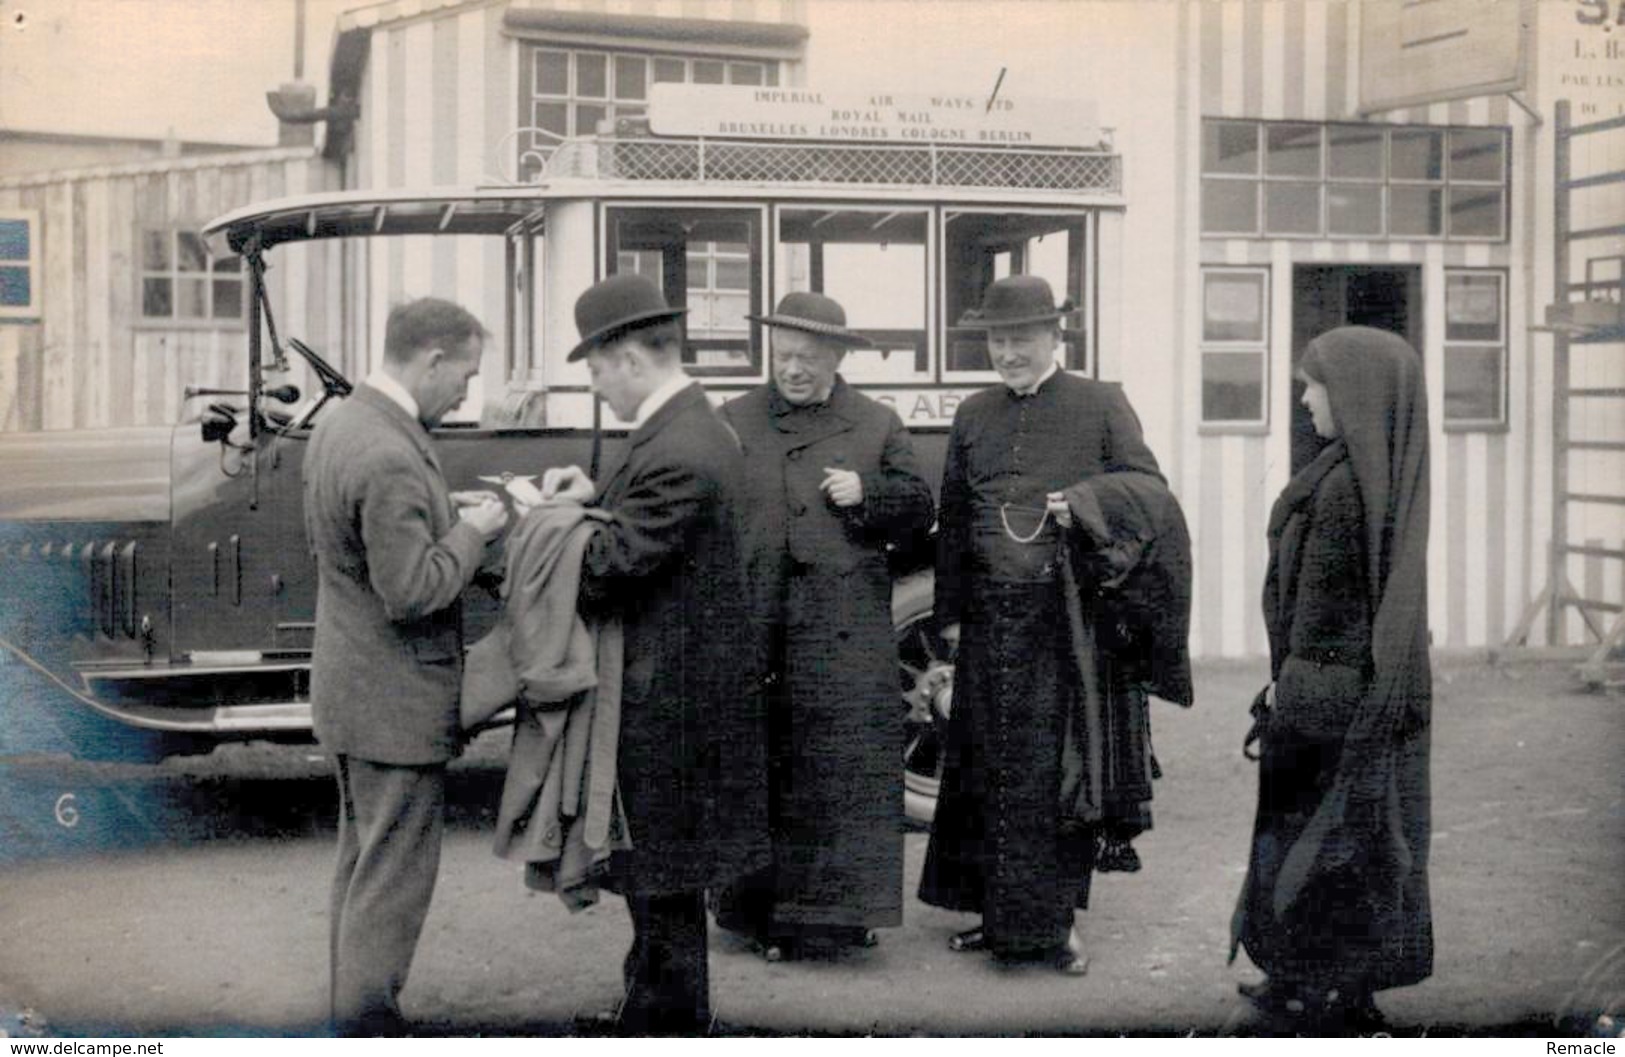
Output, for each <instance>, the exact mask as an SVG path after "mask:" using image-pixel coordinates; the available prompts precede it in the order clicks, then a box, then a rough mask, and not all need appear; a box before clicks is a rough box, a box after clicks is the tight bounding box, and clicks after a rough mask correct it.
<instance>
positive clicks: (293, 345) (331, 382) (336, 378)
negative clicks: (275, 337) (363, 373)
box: [288, 338, 355, 401]
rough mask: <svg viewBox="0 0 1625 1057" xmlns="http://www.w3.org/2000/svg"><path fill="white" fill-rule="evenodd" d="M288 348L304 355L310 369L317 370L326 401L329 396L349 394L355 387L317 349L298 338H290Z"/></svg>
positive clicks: (323, 397)
mask: <svg viewBox="0 0 1625 1057" xmlns="http://www.w3.org/2000/svg"><path fill="white" fill-rule="evenodd" d="M288 348H290V349H292V350H293V351H294V352H297V353H298V354H299V355H300V356H302V357H303V358H304V360H305V362H306V363H308V364H310V369H311V370H313V371H315V372H316V377H317V378H319V379H320V380H321V383H322V399H323V400H324V401H325V400H326V399H327V398H328V397H334V396H349V395H350V392H351V391H352V390H353V389H355V386H354V385H352V384H351V383H350V379H348V378H346V377H344V375H342V374H340V373H339V371H338V369H337V368H335V367H334V366H333V365H332V364H330V363H328V362H327V361H326V360H324V359H322V357H321V356H320V355H319V354H318V353H317V352H316V350H315V349H313V348H311V347H310V346H309V345H306V344H305V343H304V342H302V341H300V340H299V339H298V338H289V339H288Z"/></svg>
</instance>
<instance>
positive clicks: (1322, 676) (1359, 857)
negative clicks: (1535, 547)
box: [1231, 327, 1433, 1028]
mask: <svg viewBox="0 0 1625 1057" xmlns="http://www.w3.org/2000/svg"><path fill="white" fill-rule="evenodd" d="M1298 370H1299V376H1300V378H1301V379H1302V380H1303V381H1304V382H1305V384H1306V390H1305V393H1304V404H1305V406H1307V407H1308V408H1309V410H1310V413H1311V415H1312V416H1313V418H1314V425H1315V430H1316V432H1317V433H1319V434H1320V435H1321V436H1322V437H1323V438H1326V439H1327V441H1328V443H1327V444H1326V446H1325V448H1324V449H1323V450H1322V451H1321V452H1320V454H1319V455H1318V456H1317V457H1316V458H1315V459H1314V461H1312V462H1311V463H1310V464H1309V465H1308V466H1306V467H1304V469H1303V470H1301V471H1299V473H1298V474H1297V475H1296V476H1294V477H1293V478H1292V480H1291V482H1289V483H1288V484H1287V486H1286V488H1285V490H1284V491H1283V492H1282V493H1281V496H1280V498H1279V499H1277V500H1276V503H1275V507H1274V509H1273V510H1272V511H1271V514H1270V524H1269V543H1270V563H1269V572H1268V574H1267V577H1266V580H1265V584H1264V619H1265V623H1266V625H1267V627H1268V631H1269V640H1270V662H1271V672H1272V676H1273V682H1272V684H1271V686H1270V687H1269V688H1268V689H1267V690H1266V691H1265V693H1264V694H1262V695H1260V696H1261V698H1262V699H1263V700H1262V701H1261V702H1260V704H1259V706H1256V707H1255V712H1256V713H1257V714H1258V715H1259V728H1258V729H1259V733H1260V736H1261V742H1260V745H1261V752H1260V768H1259V789H1258V811H1257V815H1256V818H1255V820H1254V823H1253V838H1252V851H1251V856H1250V859H1249V863H1248V870H1247V881H1246V885H1245V887H1244V889H1243V891H1242V893H1241V898H1240V900H1239V902H1238V904H1237V907H1236V913H1235V918H1234V921H1233V923H1232V929H1231V938H1232V943H1231V958H1232V959H1233V958H1234V957H1235V951H1236V947H1237V946H1238V945H1240V946H1243V947H1245V948H1246V950H1247V954H1248V956H1249V957H1250V958H1251V959H1252V960H1253V963H1254V964H1255V965H1257V966H1258V967H1259V968H1261V969H1263V970H1264V972H1265V973H1266V974H1267V976H1266V979H1265V980H1264V981H1263V982H1262V983H1258V984H1243V985H1241V990H1242V993H1243V994H1245V995H1246V996H1247V997H1249V998H1250V999H1252V1000H1253V1001H1254V1002H1256V1003H1258V1004H1259V1005H1260V1006H1262V1007H1264V1008H1265V1009H1266V1010H1267V1011H1268V1012H1270V1013H1272V1014H1275V1015H1280V1016H1288V1015H1296V1016H1299V1017H1302V1018H1305V1019H1306V1020H1309V1021H1312V1022H1314V1023H1316V1024H1318V1025H1320V1026H1332V1027H1335V1026H1337V1025H1344V1026H1348V1027H1352V1028H1357V1027H1360V1026H1367V1025H1371V1024H1375V1023H1377V1022H1379V1018H1380V1015H1379V1013H1378V1011H1377V1009H1376V1006H1375V1004H1374V1002H1373V1001H1372V995H1373V994H1374V993H1375V992H1377V991H1381V990H1384V989H1386V988H1391V987H1400V986H1404V985H1407V984H1414V983H1416V982H1418V981H1420V980H1423V979H1425V978H1426V977H1427V976H1429V975H1430V974H1431V973H1432V969H1433V925H1432V914H1431V911H1430V908H1429V900H1428V874H1427V860H1428V840H1429V831H1430V821H1429V789H1428V737H1429V730H1428V728H1429V713H1430V709H1431V701H1432V689H1431V685H1432V684H1431V672H1430V669H1429V665H1428V635H1427V546H1428V424H1427V397H1426V392H1425V389H1424V387H1423V383H1422V364H1421V360H1420V358H1419V357H1418V356H1417V354H1416V352H1415V351H1414V350H1413V349H1412V348H1411V347H1410V346H1409V345H1407V344H1406V343H1405V342H1404V341H1403V340H1401V339H1400V338H1398V337H1397V336H1395V335H1393V334H1389V333H1387V332H1385V331H1380V330H1373V329H1371V328H1368V327H1341V328H1338V329H1336V330H1332V331H1330V332H1328V333H1326V334H1323V335H1321V336H1320V337H1318V338H1316V339H1315V340H1314V341H1313V342H1311V343H1310V345H1309V348H1308V349H1307V351H1306V352H1305V354H1304V357H1303V359H1302V361H1301V364H1300V366H1299V368H1298Z"/></svg>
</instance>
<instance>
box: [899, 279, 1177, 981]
mask: <svg viewBox="0 0 1625 1057" xmlns="http://www.w3.org/2000/svg"><path fill="white" fill-rule="evenodd" d="M1069 307H1070V306H1069V305H1066V304H1062V305H1060V306H1057V305H1056V304H1055V300H1054V296H1053V294H1052V293H1051V291H1050V286H1049V283H1047V282H1046V281H1044V279H1042V278H1040V277H1038V276H1030V275H1015V276H1011V277H1009V278H1006V279H1000V280H998V281H997V282H995V283H993V284H992V285H991V286H990V287H989V288H988V290H987V293H986V295H985V296H984V298H983V301H982V306H981V309H980V311H979V312H977V313H973V314H972V315H971V316H970V317H969V318H967V319H966V320H965V322H964V325H968V326H980V327H985V328H986V329H987V345H988V355H989V358H990V359H991V361H992V364H993V368H994V370H996V371H997V372H998V373H999V377H1000V380H1001V381H1002V383H1003V384H1002V385H998V386H994V387H991V388H989V389H986V390H984V391H982V392H980V393H977V394H975V395H974V396H971V397H969V398H968V399H966V400H965V402H964V403H963V404H961V405H960V407H959V411H958V413H957V414H956V415H955V416H954V422H953V429H952V431H951V433H950V435H949V439H948V451H947V455H946V461H945V464H944V467H943V477H942V490H941V493H940V496H939V501H940V515H939V519H938V536H937V563H936V601H935V613H936V618H937V621H938V626H939V628H940V629H941V631H942V634H943V636H944V638H946V639H948V640H949V641H957V642H958V644H959V652H958V657H957V665H956V669H955V683H954V699H953V707H952V710H951V715H950V719H949V730H948V735H947V738H946V741H945V748H944V751H945V753H946V758H945V762H944V768H945V769H944V774H943V780H942V791H941V794H940V796H939V798H938V801H937V811H936V817H935V820H934V822H933V824H932V829H931V840H930V843H929V845H928V846H927V851H926V861H925V868H924V871H923V873H922V876H921V880H920V898H921V899H922V900H923V901H924V902H926V903H930V904H932V905H935V906H940V907H946V908H948V909H950V910H961V911H968V912H971V913H974V914H977V915H979V916H980V921H979V922H978V923H977V924H976V925H975V926H974V927H972V928H970V929H967V930H965V931H964V932H960V933H958V934H956V935H954V936H953V937H952V938H951V939H950V941H949V947H950V948H951V949H952V950H955V951H972V950H981V949H988V950H991V951H992V952H993V953H994V954H995V955H996V956H999V957H1001V958H1003V959H1006V960H1017V961H1036V962H1040V963H1047V964H1049V965H1052V966H1054V967H1055V968H1056V969H1059V970H1060V971H1061V972H1063V973H1066V974H1068V975H1082V974H1083V973H1084V972H1085V971H1086V970H1087V968H1088V957H1087V955H1086V954H1085V952H1084V945H1083V939H1082V936H1081V934H1080V933H1079V931H1078V930H1077V929H1076V928H1075V926H1074V910H1075V909H1078V908H1083V907H1086V906H1087V905H1088V897H1089V883H1090V878H1091V875H1092V873H1093V871H1094V869H1095V868H1096V844H1097V841H1098V840H1099V839H1100V834H1101V829H1102V824H1103V823H1104V822H1106V819H1105V817H1104V816H1103V815H1102V813H1101V812H1100V811H1099V810H1098V808H1099V798H1098V797H1094V798H1092V799H1091V798H1083V797H1080V798H1076V799H1073V798H1070V797H1064V795H1063V794H1064V793H1065V792H1066V791H1067V790H1069V789H1072V788H1074V787H1075V786H1076V785H1077V782H1078V771H1079V769H1080V768H1081V769H1083V770H1084V771H1085V773H1086V775H1087V772H1088V770H1089V768H1090V767H1091V766H1094V767H1096V769H1097V770H1098V762H1099V760H1100V759H1101V758H1102V756H1101V748H1102V747H1101V745H1100V743H1099V741H1098V740H1096V741H1094V742H1093V743H1091V740H1090V739H1099V738H1100V737H1101V735H1102V731H1101V730H1100V729H1099V725H1098V724H1091V723H1089V722H1086V721H1085V720H1086V719H1087V717H1088V716H1090V715H1091V714H1092V715H1094V716H1097V717H1098V716H1099V715H1100V714H1102V708H1101V706H1102V704H1103V703H1107V704H1109V703H1111V702H1114V701H1116V700H1117V695H1120V694H1122V693H1131V692H1137V691H1135V690H1131V689H1130V688H1128V687H1124V686H1122V685H1120V684H1121V682H1122V680H1121V679H1120V677H1119V673H1118V672H1117V669H1116V668H1115V666H1114V663H1113V662H1114V658H1113V657H1112V656H1111V655H1110V653H1109V651H1108V650H1105V649H1096V648H1094V647H1093V645H1092V642H1093V640H1092V639H1090V638H1088V637H1087V634H1088V633H1085V637H1084V639H1083V641H1081V642H1080V640H1079V635H1078V634H1075V633H1073V628H1072V625H1073V624H1074V623H1077V622H1075V621H1074V620H1073V619H1072V618H1073V616H1074V615H1075V613H1076V612H1077V609H1075V608H1073V607H1074V606H1075V605H1077V604H1080V603H1081V605H1082V607H1083V612H1085V613H1088V612H1090V611H1091V610H1092V607H1093V606H1095V604H1096V602H1095V598H1094V595H1095V587H1096V586H1097V585H1096V584H1095V583H1092V582H1091V583H1085V584H1082V585H1081V590H1080V585H1079V584H1077V583H1075V582H1070V581H1072V578H1073V569H1072V566H1071V565H1070V564H1069V563H1070V561H1071V558H1070V554H1069V553H1063V550H1062V548H1063V547H1065V546H1070V545H1075V543H1076V534H1077V533H1079V532H1083V531H1085V530H1086V529H1089V528H1093V529H1095V530H1098V531H1099V534H1100V535H1102V536H1103V535H1104V534H1105V533H1104V529H1103V526H1102V525H1101V515H1100V511H1099V507H1098V504H1092V503H1091V502H1090V501H1089V500H1088V499H1087V496H1088V495H1089V494H1090V492H1089V488H1088V482H1089V481H1090V480H1091V479H1094V478H1097V477H1099V475H1103V474H1119V473H1124V472H1134V473H1137V474H1140V475H1149V478H1151V479H1152V480H1153V481H1154V483H1155V485H1156V486H1157V487H1161V482H1162V479H1161V475H1160V473H1159V472H1158V469H1157V460H1156V458H1155V457H1154V456H1153V455H1152V454H1151V452H1150V450H1149V449H1148V448H1147V447H1146V445H1145V441H1144V440H1143V439H1142V437H1141V432H1140V424H1139V421H1138V420H1137V419H1136V417H1135V415H1134V411H1133V410H1132V409H1131V408H1130V407H1129V403H1128V400H1127V399H1126V398H1125V397H1124V395H1123V392H1122V390H1121V389H1120V388H1119V387H1118V386H1116V385H1113V384H1108V383H1103V382H1097V381H1091V380H1088V379H1085V378H1081V377H1078V376H1076V375H1073V374H1069V373H1067V372H1066V371H1064V370H1061V369H1060V366H1059V364H1058V363H1057V362H1056V358H1057V356H1058V355H1059V354H1060V352H1061V348H1062V343H1061V338H1062V331H1061V320H1062V319H1063V318H1065V317H1066V316H1067V315H1068V312H1069ZM1141 479H1144V478H1143V477H1142V478H1141ZM1074 503H1076V504H1077V505H1074ZM1096 542H1099V541H1096ZM1069 591H1070V592H1071V593H1072V594H1073V595H1074V596H1075V597H1073V598H1071V599H1069V598H1068V597H1067V596H1068V592H1069ZM1080 595H1081V598H1080V597H1076V596H1080ZM1090 626H1091V627H1092V626H1093V624H1091V625H1090ZM1128 704H1129V705H1133V704H1134V702H1132V701H1131V702H1128ZM1138 704H1139V706H1140V707H1141V708H1142V710H1143V704H1144V697H1143V694H1141V696H1140V697H1139V699H1138ZM1086 705H1088V706H1092V707H1093V709H1094V711H1093V713H1091V712H1090V711H1089V709H1088V708H1086V707H1085V706H1086ZM1146 759H1147V761H1148V760H1149V755H1148V752H1147V753H1146ZM1146 778H1147V781H1149V775H1147V776H1146ZM1095 780H1096V782H1097V788H1098V775H1097V776H1096V779H1095ZM1136 795H1138V794H1136ZM1145 795H1146V796H1147V797H1148V796H1149V794H1148V793H1146V794H1145ZM1063 799H1067V804H1066V806H1063ZM1084 799H1091V802H1090V803H1089V804H1087V805H1082V806H1080V805H1079V801H1081V800H1084ZM1102 865H1104V864H1102Z"/></svg>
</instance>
